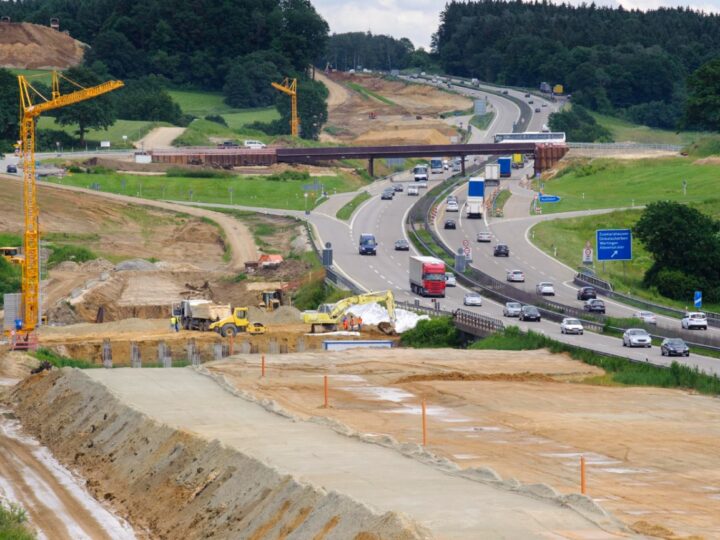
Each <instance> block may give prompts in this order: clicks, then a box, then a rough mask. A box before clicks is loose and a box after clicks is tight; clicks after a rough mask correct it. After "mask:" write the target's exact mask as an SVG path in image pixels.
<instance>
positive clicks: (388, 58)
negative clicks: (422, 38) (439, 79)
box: [320, 32, 432, 71]
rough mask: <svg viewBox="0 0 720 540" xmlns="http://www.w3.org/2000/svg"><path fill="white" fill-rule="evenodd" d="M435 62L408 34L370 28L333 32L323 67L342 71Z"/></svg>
mask: <svg viewBox="0 0 720 540" xmlns="http://www.w3.org/2000/svg"><path fill="white" fill-rule="evenodd" d="M431 63H432V60H431V57H430V55H429V54H428V53H427V52H425V51H424V50H423V49H422V48H420V49H417V50H416V49H415V46H414V45H413V44H412V42H411V41H410V40H409V39H408V38H400V39H396V38H394V37H392V36H385V35H380V34H372V33H371V32H347V33H344V34H333V35H331V36H330V38H329V39H328V43H327V52H326V54H325V56H324V57H323V58H322V61H321V64H324V65H321V66H320V67H323V68H324V67H326V66H329V67H331V68H334V69H339V70H341V71H348V70H351V69H355V70H358V69H372V70H382V71H392V70H393V69H406V68H408V67H417V68H421V69H426V68H428V67H429V66H430V65H431Z"/></svg>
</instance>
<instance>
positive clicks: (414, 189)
mask: <svg viewBox="0 0 720 540" xmlns="http://www.w3.org/2000/svg"><path fill="white" fill-rule="evenodd" d="M407 194H408V195H410V196H415V197H417V196H418V195H420V189H419V188H418V187H417V186H410V187H408V188H407Z"/></svg>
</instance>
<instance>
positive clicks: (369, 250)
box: [358, 233, 377, 255]
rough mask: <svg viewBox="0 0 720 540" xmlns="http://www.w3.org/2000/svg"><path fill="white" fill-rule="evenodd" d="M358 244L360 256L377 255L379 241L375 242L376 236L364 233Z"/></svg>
mask: <svg viewBox="0 0 720 540" xmlns="http://www.w3.org/2000/svg"><path fill="white" fill-rule="evenodd" d="M358 244H359V245H358V252H359V253H360V255H377V240H375V235H373V234H370V233H362V234H361V235H360V242H358Z"/></svg>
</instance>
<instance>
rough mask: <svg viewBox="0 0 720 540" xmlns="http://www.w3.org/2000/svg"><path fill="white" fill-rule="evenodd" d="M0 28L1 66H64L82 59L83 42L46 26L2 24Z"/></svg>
mask: <svg viewBox="0 0 720 540" xmlns="http://www.w3.org/2000/svg"><path fill="white" fill-rule="evenodd" d="M61 22H62V21H61ZM1 30H2V31H0V65H1V66H5V67H16V68H24V69H53V68H55V69H67V68H69V67H72V66H76V65H78V64H80V63H81V62H82V59H83V53H84V51H85V48H84V46H83V43H81V42H79V41H77V40H75V39H73V38H71V37H70V36H68V35H66V34H64V33H63V32H58V31H56V30H53V29H52V28H50V27H49V26H44V25H39V24H30V23H10V24H8V23H3V24H2V27H1Z"/></svg>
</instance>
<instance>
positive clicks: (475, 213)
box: [467, 177, 485, 219]
mask: <svg viewBox="0 0 720 540" xmlns="http://www.w3.org/2000/svg"><path fill="white" fill-rule="evenodd" d="M484 207H485V179H484V178H482V177H475V178H470V180H468V194H467V217H468V219H482V217H483V209H484Z"/></svg>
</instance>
